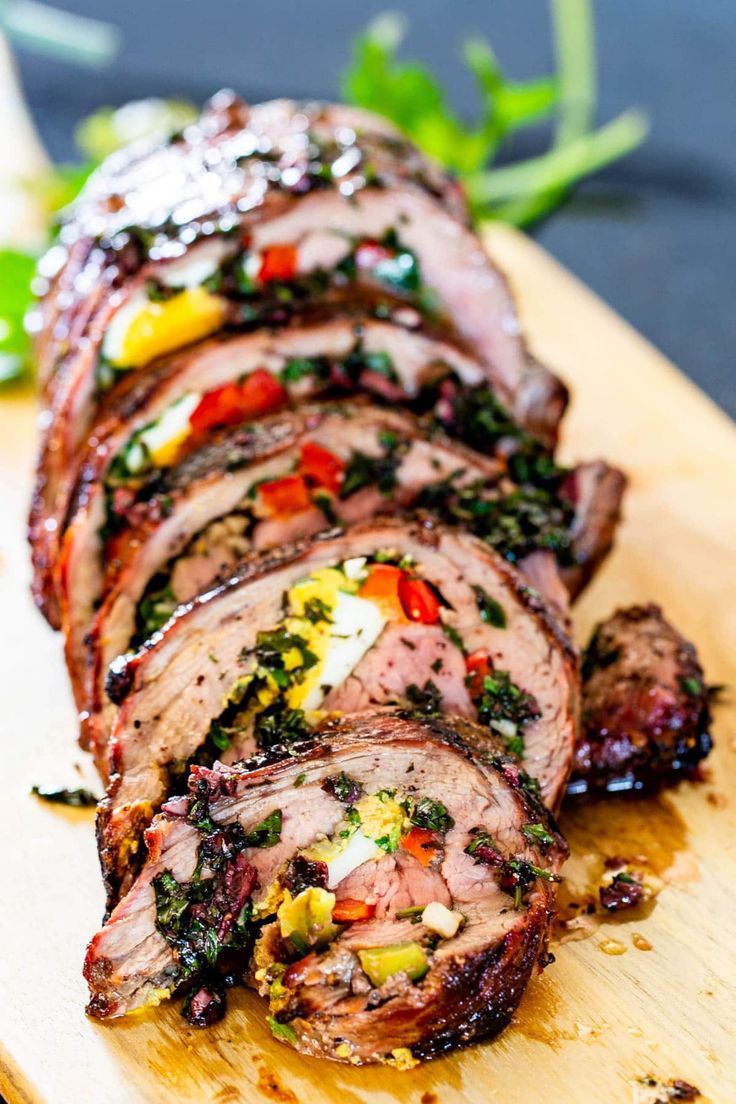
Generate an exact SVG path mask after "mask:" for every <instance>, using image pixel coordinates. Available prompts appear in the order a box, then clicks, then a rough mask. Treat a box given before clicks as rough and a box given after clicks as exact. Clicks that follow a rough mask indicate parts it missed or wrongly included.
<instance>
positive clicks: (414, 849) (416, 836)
mask: <svg viewBox="0 0 736 1104" xmlns="http://www.w3.org/2000/svg"><path fill="white" fill-rule="evenodd" d="M401 846H402V847H403V849H404V851H408V852H409V854H410V855H413V856H414V858H415V859H418V860H419V862H420V863H421V864H422V866H429V864H430V863H431V861H432V859H433V858H434V857H435V855H436V854H437V851H438V850H439V847H440V840H439V836H438V835H437V833H436V832H431V831H430V830H429V828H412V829H411V831H410V832H409V833H408V834H407V835H406V836H404V838H403V839H402V841H401Z"/></svg>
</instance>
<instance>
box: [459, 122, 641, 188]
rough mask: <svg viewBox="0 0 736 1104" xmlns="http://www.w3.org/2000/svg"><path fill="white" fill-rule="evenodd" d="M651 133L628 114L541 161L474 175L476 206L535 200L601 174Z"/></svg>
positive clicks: (468, 182) (470, 180) (472, 185)
mask: <svg viewBox="0 0 736 1104" xmlns="http://www.w3.org/2000/svg"><path fill="white" fill-rule="evenodd" d="M647 129H648V124H647V120H646V117H645V116H644V115H642V114H641V112H639V111H625V112H623V114H621V115H619V116H618V117H617V118H616V119H614V120H613V121H612V122H610V123H607V124H606V125H605V126H603V127H601V128H600V129H599V130H596V131H593V133H592V134H584V135H582V136H581V137H580V138H576V139H574V140H573V141H571V142H568V144H567V145H565V146H560V147H556V148H555V149H552V150H550V152H549V153H545V154H542V155H541V156H540V157H532V158H530V159H529V160H528V161H521V162H519V163H518V164H516V165H508V166H506V167H505V168H501V169H493V170H491V171H490V172H481V173H474V174H473V175H472V176H469V177H468V178H467V179H466V185H467V187H468V191H469V194H470V196H471V199H472V200H473V202H474V203H476V204H488V203H498V202H500V201H503V200H509V199H518V198H521V197H523V196H532V195H535V194H536V193H538V192H540V191H548V190H553V189H556V188H566V187H568V186H569V185H570V184H572V183H574V182H575V181H576V180H578V179H579V178H580V177H581V176H585V175H587V174H588V173H593V172H597V171H598V169H602V168H603V166H604V165H607V164H609V162H611V161H615V160H616V159H617V158H619V157H623V156H624V154H626V153H629V152H630V151H631V150H632V149H634V148H635V147H636V146H638V145H639V143H640V142H641V141H642V139H643V138H644V137H645V135H646V133H647Z"/></svg>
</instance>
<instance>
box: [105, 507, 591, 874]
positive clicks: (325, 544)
mask: <svg viewBox="0 0 736 1104" xmlns="http://www.w3.org/2000/svg"><path fill="white" fill-rule="evenodd" d="M366 558H367V562H366ZM379 561H383V564H382V565H381V564H380V563H379ZM386 561H388V562H386ZM401 564H404V565H405V566H404V567H401V566H396V565H401ZM341 565H342V566H341ZM375 565H377V566H375ZM374 566H375V570H374ZM329 568H338V569H339V571H338V574H337V576H336V575H335V573H334V572H333V573H332V574H330V572H329V571H328V573H327V575H325V574H324V572H325V570H326V569H329ZM346 571H347V572H352V573H353V575H355V574H356V573H357V576H358V577H360V579H361V582H360V583H359V584H356V583H355V582H349V581H348V580H347V579H346V583H345V586H346V587H348V589H352V591H353V596H352V597H351V598H350V600H342V599H339V598H338V599H336V598H335V595H334V593H333V591H331V590H329V587H330V586H334V585H335V584H334V580H335V578H336V577H337V578H338V580H339V579H340V578H342V577H343V575H341V574H339V572H346ZM320 572H322V574H319V573H320ZM305 580H306V583H307V585H308V586H309V587H311V589H310V590H307V591H304V592H302V593H305V594H309V595H313V596H314V598H319V599H320V601H321V602H322V609H323V611H324V616H325V617H326V618H327V622H328V626H329V624H334V625H335V629H334V633H335V636H334V638H333V637H332V636H331V634H332V632H333V629H330V628H329V627H325V625H324V624H323V625H322V628H321V629H320V627H319V626H318V625H308V624H306V621H305V619H304V618H303V617H302V618H301V619H299V618H296V617H295V615H294V609H295V608H297V607H295V604H294V603H295V593H296V591H295V589H294V588H295V587H296V585H297V584H302V585H303V584H304V583H305ZM310 580H314V581H310ZM325 587H326V588H327V589H323V588H325ZM314 598H313V599H312V600H314ZM322 599H324V601H322ZM356 600H359V601H358V606H359V607H360V608H359V609H358V607H356V606H355V605H354V603H355V602H356ZM335 601H338V602H342V605H333V604H331V603H334V602H335ZM287 607H288V608H287ZM285 608H287V613H286V614H285V613H284V610H285ZM315 609H316V610H317V611H318V610H319V606H318V607H315ZM376 611H378V613H377V612H376ZM407 611H408V612H407ZM310 615H311V614H310ZM318 616H319V613H318ZM285 618H286V620H285ZM338 625H339V627H338ZM397 626H404V627H405V631H404V632H401V631H399V628H397ZM442 627H444V634H443V635H447V637H448V638H449V641H450V644H451V645H452V648H451V649H450V655H451V656H452V666H451V668H450V669H451V670H452V671H455V670H456V669H457V666H458V663H460V669H462V662H464V664H465V669H466V673H467V687H466V686H463V685H460V686H458V685H457V679H451V680H449V681H444V673H443V672H444V668H445V666H446V664H448V663H449V662H450V661H449V659H447V658H446V657H445V656H444V650H445V649H446V648H447V642H446V641H445V640H444V639H443V640H442V645H443V647H438V646H437V643H436V642H437V634H438V629H440V628H442ZM283 629H287V630H288V631H289V633H290V634H291V635H290V636H289V637H288V638H287V637H284V636H283V635H279V634H280V633H282V630H283ZM264 631H266V636H264V635H263V633H264ZM385 633H389V634H390V636H389V637H388V638H386V639H388V640H393V642H394V644H396V647H393V646H389V645H386V646H384V644H383V640H384V636H383V635H382V634H385ZM324 634H327V636H329V637H330V641H329V643H328V644H326V636H325V635H324ZM422 637H425V638H426V639H425V640H422ZM295 638H298V639H297V642H296V645H295V646H296V648H297V651H296V653H295V652H294V651H293V650H291V647H290V642H291V643H293V642H294V640H295ZM428 640H432V641H435V643H434V645H431V644H428V643H427V641H428ZM279 642H280V643H279ZM274 648H276V649H278V648H280V649H281V654H282V655H283V656H288V657H289V658H288V661H287V660H281V659H279V658H278V656H275V655H274ZM420 656H421V661H420V660H419V657H420ZM381 657H383V658H381ZM460 661H462V662H460ZM274 665H275V666H276V667H279V668H283V671H282V672H281V673H278V674H277V675H272V674H271V672H272V671H273V669H274ZM288 671H296V672H297V673H296V674H295V675H294V677H293V678H289V677H288ZM389 671H390V677H388V676H387V672H389ZM254 672H255V673H254ZM428 674H429V675H431V677H430V678H427V677H426V676H427V675H428ZM351 676H353V678H354V680H355V681H356V682H357V683H359V685H360V693H359V694H357V695H355V700H356V701H358V702H359V705H360V707H364V706H366V705H368V704H369V703H370V704H375V703H378V704H383V703H385V702H387V701H390V700H393V698H394V696H399V697H400V698H401V696H400V695H398V691H399V690H400V689H401V688H402V685H403V688H404V694H403V702H404V704H406V705H407V706H408V707H410V708H413V709H415V710H419V711H424V712H427V713H435V712H437V711H443V710H444V708H445V695H446V696H447V699H446V700H447V702H448V708H449V709H450V710H451V709H454V708H458V706H459V705H461V707H463V708H464V709H465V710H466V711H467V712H468V713H469V715H471V716H475V715H478V716H479V717H481V719H482V720H483V721H484V722H485V723H486V724H489V725H490V726H491V727H493V728H495V729H496V730H497V731H498V732H500V733H501V734H502V735H503V736H504V737H505V738H506V739H507V740H508V742H509V746H510V747H512V748H514V749H515V750H517V751H518V752H520V753H521V754H522V756H523V763H524V767H525V770H526V771H527V772H528V773H529V774H530V775H532V776H533V777H534V778H536V779H538V781H539V784H540V786H541V792H542V794H543V796H544V799H545V801H546V802H547V803H548V804H549V805H550V806H554V805H555V804H556V803H557V802H558V800H559V798H560V796H561V795H562V793H563V791H564V787H565V784H566V779H567V772H568V768H569V762H570V756H571V753H572V744H573V738H574V724H575V717H576V710H577V663H576V657H575V655H574V653H573V652H572V650H571V646H570V644H569V642H568V641H567V639H566V638H565V637H564V636H563V635H562V634H561V632H560V630H559V627H558V625H557V622H556V621H555V620H554V619H553V618H552V617H550V616H549V614H548V611H547V610H546V608H545V606H544V604H543V603H542V601H541V599H540V598H539V597H538V596H537V595H536V594H534V593H533V592H531V591H530V590H529V588H528V587H527V586H526V585H525V584H524V582H523V578H522V576H520V575H519V573H518V572H517V571H516V570H515V569H514V568H513V567H511V565H510V564H508V563H507V562H506V561H504V560H503V559H502V558H501V557H500V556H499V555H498V554H497V553H495V552H494V551H493V550H491V549H490V548H488V547H487V546H485V545H484V544H483V543H482V542H480V541H479V540H477V539H475V538H473V537H472V536H469V535H466V534H463V533H460V532H457V531H453V530H449V529H446V528H443V527H441V526H439V527H438V526H434V525H430V524H426V525H421V524H417V523H409V522H404V521H403V520H402V519H395V520H386V521H376V522H371V523H366V524H363V525H358V526H355V527H353V528H351V529H348V530H346V531H345V532H344V533H342V534H338V535H329V534H328V535H327V536H324V537H321V538H317V539H315V540H313V541H311V542H308V543H305V544H302V545H297V546H295V547H293V548H291V549H286V550H281V551H279V552H277V553H272V554H268V553H266V554H263V555H262V556H256V557H253V558H251V559H250V560H246V561H244V563H243V564H242V565H241V566H239V567H238V569H237V571H236V572H235V573H234V574H233V575H232V577H231V578H229V579H228V580H227V582H225V583H223V584H221V585H219V586H216V587H213V588H212V589H211V590H210V591H209V592H207V593H205V594H204V595H201V596H199V597H197V598H195V599H194V600H193V601H192V602H190V603H189V604H188V605H185V606H183V607H181V610H180V611H179V612H178V613H177V614H176V615H175V617H174V618H173V619H172V620H171V621H170V622H169V623H168V625H167V626H166V627H165V628H164V630H163V631H162V632H161V634H159V636H157V637H154V638H153V639H152V640H151V641H149V642H148V643H147V644H146V645H144V647H143V648H142V649H141V651H139V652H138V653H137V654H136V655H134V656H129V657H124V658H121V659H120V660H118V661H116V662H115V663H114V664H113V666H112V668H111V671H110V676H109V679H108V691H109V693H110V695H111V697H112V698H113V700H114V701H115V702H116V703H117V704H119V706H120V708H119V712H118V715H117V718H116V720H115V723H114V727H113V732H112V737H111V741H110V747H109V775H110V782H109V787H108V794H107V798H106V800H105V802H104V803H103V805H102V807H101V812H100V839H101V845H102V858H103V866H104V867H105V869H106V871H107V873H108V877H109V881H110V884H111V887H112V892H113V896H114V895H115V893H116V892H117V887H119V886H120V885H121V884H122V885H125V884H127V883H128V882H129V879H130V870H129V865H128V859H129V856H130V854H131V847H132V848H133V851H132V853H133V854H134V853H135V840H136V839H137V838H138V836H139V833H140V830H141V828H142V827H145V824H146V823H147V822H148V820H149V819H150V816H151V811H152V810H155V808H157V807H158V806H159V805H160V803H161V802H162V801H163V800H164V799H165V797H166V796H167V793H168V791H169V787H170V786H171V784H172V783H171V774H172V771H173V770H174V769H175V767H176V765H177V764H181V763H183V762H186V761H187V760H189V759H190V758H191V757H192V756H195V755H198V756H200V758H201V756H202V755H206V754H207V753H208V748H211V747H212V740H213V739H215V743H216V744H217V743H219V745H220V747H222V744H223V736H225V737H227V740H228V741H229V743H228V750H227V752H226V757H227V758H232V759H235V758H237V757H238V756H239V755H240V756H242V755H243V754H249V753H250V752H251V751H252V750H253V747H254V741H256V742H259V741H260V743H261V745H264V744H268V743H273V742H275V741H277V740H282V741H283V740H285V739H289V738H290V739H292V740H293V739H295V738H303V734H304V730H305V726H306V729H307V730H309V726H310V724H311V723H312V721H310V717H311V716H312V714H313V712H314V711H315V710H316V711H317V713H316V714H315V716H316V717H318V716H319V715H320V712H319V711H320V710H322V711H324V710H325V709H329V708H330V704H329V698H330V696H332V700H333V701H335V700H336V698H335V696H336V695H338V694H340V693H342V692H341V691H340V690H339V688H340V687H341V686H345V687H347V685H348V682H349V679H350V677H351ZM417 680H420V681H417ZM422 680H423V681H422ZM435 680H436V681H435ZM275 682H276V683H278V686H277V687H276V688H275V686H274V683H275ZM277 690H278V692H277ZM344 692H345V693H346V694H347V690H345V691H344ZM468 695H469V697H470V699H471V701H472V707H471V706H469V703H468ZM335 708H341V707H340V705H339V704H337V705H336V706H335ZM348 708H351V706H348ZM213 722H216V723H215V726H214V727H213ZM209 754H210V756H212V751H211V750H210V751H209ZM215 757H216V755H215Z"/></svg>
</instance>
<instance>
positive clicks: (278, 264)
mask: <svg viewBox="0 0 736 1104" xmlns="http://www.w3.org/2000/svg"><path fill="white" fill-rule="evenodd" d="M296 258H297V251H296V246H295V245H271V246H269V247H268V249H264V251H263V253H262V255H261V267H260V268H259V270H258V279H259V280H260V281H261V282H262V283H264V284H267V283H268V282H269V281H270V280H293V279H294V277H295V275H296Z"/></svg>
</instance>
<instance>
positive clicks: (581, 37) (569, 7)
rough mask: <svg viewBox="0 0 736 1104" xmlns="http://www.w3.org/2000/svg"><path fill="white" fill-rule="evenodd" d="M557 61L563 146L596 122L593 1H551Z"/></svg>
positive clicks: (557, 132) (560, 141)
mask: <svg viewBox="0 0 736 1104" xmlns="http://www.w3.org/2000/svg"><path fill="white" fill-rule="evenodd" d="M551 14H552V27H553V31H554V44H555V58H556V62H557V92H558V97H559V99H558V112H559V113H558V117H557V126H556V129H555V145H557V146H564V145H566V144H567V143H568V142H570V141H572V140H573V139H575V138H579V137H580V136H581V135H582V134H586V133H587V132H588V131H589V130H590V128H591V126H592V125H593V123H594V118H593V116H594V112H595V104H596V98H597V77H596V60H595V33H594V28H593V12H592V8H591V0H551Z"/></svg>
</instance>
